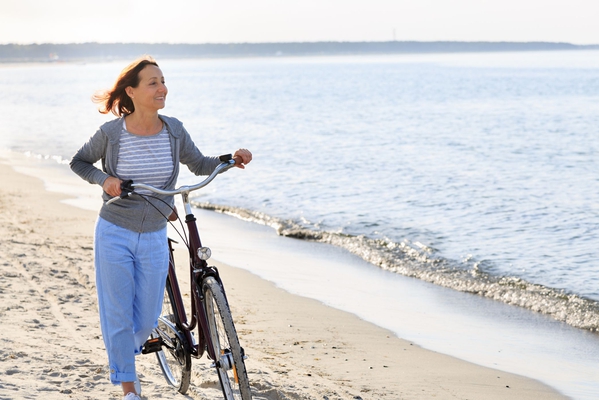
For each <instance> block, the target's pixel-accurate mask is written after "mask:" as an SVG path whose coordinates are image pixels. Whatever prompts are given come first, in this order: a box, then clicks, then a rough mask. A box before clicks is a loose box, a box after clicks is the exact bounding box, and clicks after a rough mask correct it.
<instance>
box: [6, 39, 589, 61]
mask: <svg viewBox="0 0 599 400" xmlns="http://www.w3.org/2000/svg"><path fill="white" fill-rule="evenodd" d="M595 49H599V44H597V45H575V44H571V43H561V42H452V41H436V42H418V41H388V42H287V43H204V44H185V43H178V44H168V43H64V44H53V43H42V44H3V45H0V63H19V62H53V61H81V60H88V61H109V60H114V59H130V58H135V57H138V56H140V55H143V54H151V55H153V56H155V57H157V58H177V59H182V58H227V57H276V56H317V55H366V54H371V55H374V54H422V53H476V52H508V51H509V52H514V51H557V50H562V51H563V50H595Z"/></svg>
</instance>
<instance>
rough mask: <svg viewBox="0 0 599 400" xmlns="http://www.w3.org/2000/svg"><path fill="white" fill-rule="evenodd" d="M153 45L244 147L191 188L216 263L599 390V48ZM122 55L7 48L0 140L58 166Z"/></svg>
mask: <svg viewBox="0 0 599 400" xmlns="http://www.w3.org/2000/svg"><path fill="white" fill-rule="evenodd" d="M157 61H158V63H159V64H160V67H161V69H162V71H163V73H164V75H165V78H166V85H167V87H168V88H169V94H168V97H167V106H166V108H165V109H164V110H163V113H164V114H165V115H170V116H174V117H177V118H178V119H180V120H181V121H183V123H184V125H185V127H186V128H187V130H188V131H189V133H190V134H191V136H192V138H193V139H194V141H195V143H196V145H197V146H198V147H199V148H200V149H201V151H202V152H203V153H205V154H209V155H218V154H223V153H228V152H232V151H234V150H235V149H237V148H240V147H244V148H248V149H250V150H251V151H252V153H253V154H254V160H253V161H252V163H251V164H249V165H248V167H247V168H246V169H245V170H243V171H241V170H234V171H232V172H231V171H230V172H227V173H226V174H223V176H222V178H221V177H219V178H218V179H217V180H215V181H214V183H212V184H211V185H210V186H208V187H207V188H206V190H204V191H202V192H201V193H200V194H199V195H198V196H197V197H196V198H195V199H194V204H195V206H196V207H198V209H199V210H200V211H199V213H200V214H201V215H202V216H205V218H206V219H207V220H209V221H212V224H213V225H211V226H212V228H207V229H208V230H209V231H210V232H212V233H210V234H211V235H213V237H214V240H215V241H220V242H219V243H222V246H223V254H227V255H223V257H222V258H223V261H227V262H229V263H231V264H233V265H237V266H241V267H244V268H247V269H249V270H251V271H253V272H254V273H256V274H258V275H260V276H262V277H264V278H265V279H269V280H271V281H273V282H275V283H276V284H278V285H279V286H281V287H283V288H285V289H287V290H289V291H291V292H294V293H297V294H301V295H304V296H308V297H313V298H316V299H318V300H320V301H323V302H324V303H326V304H329V305H332V306H334V307H338V308H340V309H343V310H345V311H349V312H352V313H355V314H356V315H358V316H360V317H361V318H363V319H365V320H368V321H370V322H373V323H375V324H377V325H380V326H381V327H384V328H386V329H389V330H391V331H393V332H394V333H396V334H397V335H399V336H400V337H403V338H407V339H408V340H412V341H413V342H414V343H416V344H419V345H421V346H423V347H426V348H430V349H432V350H435V351H440V352H443V353H447V354H450V355H453V356H456V357H458V358H463V359H466V360H468V361H472V362H475V363H478V364H481V365H485V366H490V367H493V368H497V369H500V370H505V371H508V372H514V373H519V374H522V375H525V376H530V377H532V378H534V379H538V380H540V381H542V382H544V383H546V384H548V385H550V386H553V387H554V388H556V389H557V390H559V391H561V392H562V393H564V394H566V395H567V396H569V397H571V398H573V399H596V398H599V364H598V363H597V359H598V357H599V333H598V329H599V246H598V243H599V158H598V155H599V51H597V50H572V51H548V52H542V51H538V52H496V53H484V52H481V53H449V54H401V55H398V54H394V55H391V54H389V55H385V54H382V55H346V56H326V55H322V56H305V57H284V56H273V57H260V58H221V59H184V60H181V59H179V60H172V59H164V60H160V59H158V60H157ZM127 62H128V61H123V60H111V61H105V62H86V61H84V60H81V61H78V62H51V63H50V62H49V63H37V64H33V63H31V64H0V90H1V91H2V93H4V96H2V97H1V98H0V149H2V150H5V151H9V152H11V153H13V154H19V155H23V156H24V157H26V158H28V159H30V160H32V162H34V163H43V168H42V170H46V171H48V170H52V171H59V173H60V174H64V176H67V175H68V174H70V171H69V169H68V161H69V160H70V158H71V156H72V155H73V154H74V153H75V151H76V150H77V149H78V148H79V147H80V146H81V145H82V144H83V143H84V142H85V141H86V140H87V139H88V138H89V136H90V135H92V134H93V133H94V132H95V131H96V129H97V127H98V126H99V125H100V124H102V123H103V122H105V121H107V120H109V119H111V118H112V117H111V116H106V115H102V114H100V113H98V111H97V107H96V105H95V104H93V103H92V102H91V96H92V95H93V94H94V92H96V91H97V90H101V89H107V88H109V87H110V86H111V85H112V83H113V82H114V80H115V78H116V77H117V75H118V74H119V72H120V71H121V69H122V68H123V67H124V66H125V64H126V63H127ZM42 175H43V173H42ZM48 176H50V174H49V175H48ZM65 179H66V178H65ZM197 179H198V178H196V177H194V176H192V175H191V174H190V173H189V172H188V171H183V172H182V174H181V176H180V180H179V182H180V183H181V184H190V183H194V182H197ZM48 180H49V181H51V178H48ZM69 182H70V181H69ZM63 183H64V182H63ZM49 184H50V186H51V183H49ZM58 186H60V185H58ZM58 186H57V185H55V186H54V187H55V188H56V187H58ZM66 186H69V187H70V189H68V188H65V185H64V184H63V185H62V186H60V189H59V190H63V191H71V192H74V189H73V188H74V187H76V186H75V184H73V183H67V184H66ZM88 186H89V185H88ZM214 211H216V213H215V212H214ZM208 223H210V222H208ZM223 226H226V227H230V228H231V229H233V228H235V229H238V230H240V231H245V232H247V236H246V237H244V238H243V239H240V238H239V236H238V235H235V239H232V238H231V237H230V235H229V236H227V235H226V234H224V233H223V232H226V231H227V230H226V229H222V227H223ZM219 227H220V228H221V229H219ZM235 249H237V251H235ZM239 249H243V250H242V251H239ZM275 249H278V250H276V251H275ZM281 249H285V253H286V254H285V255H282V254H281V251H282V250H281ZM213 252H214V250H213ZM267 252H271V254H270V255H266V253H267ZM290 255H292V256H290ZM268 257H271V258H272V259H271V260H270V261H269V262H265V261H264V260H266V259H268ZM318 257H324V258H325V259H326V260H327V261H326V262H322V263H321V262H319V261H318V260H317V259H316V258H318ZM215 258H217V259H218V256H217V255H216V254H215ZM252 260H253V261H252ZM261 260H262V261H261ZM302 260H303V261H302ZM321 260H322V258H321ZM273 264H275V265H279V268H276V269H271V268H267V267H265V266H266V265H273ZM356 298H360V300H359V301H356ZM498 357H499V358H498Z"/></svg>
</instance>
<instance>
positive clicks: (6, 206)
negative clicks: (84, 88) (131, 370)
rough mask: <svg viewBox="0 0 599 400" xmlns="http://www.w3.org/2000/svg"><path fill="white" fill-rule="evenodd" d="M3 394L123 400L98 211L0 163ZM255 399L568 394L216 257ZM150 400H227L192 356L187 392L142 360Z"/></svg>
mask: <svg viewBox="0 0 599 400" xmlns="http://www.w3.org/2000/svg"><path fill="white" fill-rule="evenodd" d="M0 175H1V176H2V185H0V210H1V212H0V237H1V238H2V239H1V241H0V259H1V263H0V265H1V270H0V301H1V302H2V307H0V316H1V317H0V318H1V321H2V328H1V330H0V340H1V342H2V344H3V346H2V349H0V360H1V361H2V362H1V363H0V374H1V376H2V378H1V379H0V399H25V398H27V399H37V398H40V399H41V398H44V399H48V400H49V399H65V398H72V399H120V398H121V396H122V394H121V391H120V388H119V387H116V386H113V385H111V384H110V382H109V380H108V373H107V365H106V364H107V360H106V355H105V352H104V347H103V342H102V339H101V334H100V327H99V320H98V315H97V304H96V295H95V286H94V274H93V260H92V257H93V251H92V239H93V238H92V234H93V226H94V223H95V219H96V212H94V211H87V210H83V209H80V208H77V207H74V206H71V205H67V204H65V203H64V202H62V201H63V200H65V199H66V196H65V195H62V194H58V193H54V192H48V191H45V190H44V186H43V184H42V182H41V181H40V180H38V179H35V178H32V177H30V176H27V175H23V174H19V173H17V172H15V171H14V170H13V169H12V168H11V166H10V165H7V163H6V160H0ZM215 264H216V265H217V266H218V268H219V269H220V271H221V274H222V276H223V280H224V282H225V285H226V288H227V293H228V296H229V300H230V302H231V306H232V311H233V316H234V319H235V322H236V325H237V330H238V332H239V334H240V337H241V342H242V346H243V347H244V348H245V351H246V353H247V354H248V355H249V359H248V360H247V367H248V372H249V378H250V382H251V385H252V390H253V393H254V398H255V399H269V400H275V399H328V400H333V399H432V398H434V399H531V400H532V399H564V398H566V397H565V396H563V395H561V394H559V393H558V392H556V391H555V390H553V389H552V388H550V387H548V386H546V385H544V384H541V383H539V382H537V381H535V380H532V379H528V378H525V377H521V376H518V375H513V374H509V373H506V372H502V371H498V370H494V369H490V368H485V367H481V366H477V365H474V364H471V363H468V362H465V361H462V360H459V359H456V358H453V357H450V356H446V355H443V354H439V353H436V352H432V351H428V350H425V349H423V348H421V347H419V346H417V345H416V344H414V343H411V342H409V341H405V340H402V339H401V338H398V337H396V336H395V335H394V334H392V333H391V332H389V331H386V330H384V329H381V328H379V327H377V326H375V325H372V324H370V323H367V322H365V321H363V320H361V319H359V318H357V317H356V316H354V315H352V314H349V313H346V312H342V311H339V310H336V309H333V308H330V307H327V306H324V305H322V304H321V303H319V302H317V301H314V300H311V299H307V298H303V297H299V296H295V295H291V294H289V293H287V292H285V291H283V290H282V289H279V288H277V287H276V286H275V285H273V284H272V283H270V282H268V281H265V280H262V279H260V278H258V277H257V276H255V275H253V274H252V273H251V272H248V271H246V270H243V269H239V268H235V266H228V265H223V264H221V263H218V262H217V261H215ZM138 373H139V376H140V379H141V383H142V387H143V396H142V398H143V399H158V398H159V399H177V398H181V399H183V398H188V399H220V398H222V394H221V392H220V389H219V388H218V378H217V376H216V374H215V373H214V372H213V371H211V370H210V369H209V368H208V363H207V362H206V360H205V359H201V360H194V369H193V376H192V385H191V389H190V391H189V393H188V395H187V396H183V395H179V394H177V393H176V392H175V391H174V390H173V389H172V388H171V387H168V386H167V385H166V382H165V380H164V378H163V377H162V374H161V372H160V368H159V367H158V364H157V362H156V360H155V357H154V356H152V355H149V356H140V357H139V358H138Z"/></svg>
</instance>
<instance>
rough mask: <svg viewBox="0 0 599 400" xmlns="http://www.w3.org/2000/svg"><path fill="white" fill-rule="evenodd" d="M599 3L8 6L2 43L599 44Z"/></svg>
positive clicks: (132, 0) (19, 0)
mask: <svg viewBox="0 0 599 400" xmlns="http://www.w3.org/2000/svg"><path fill="white" fill-rule="evenodd" d="M598 15H599V0H160V1H158V0H101V1H97V0H0V44H6V43H18V44H30V43H83V42H100V43H115V42H129V43H131V42H136V43H247V42H249V43H258V42H317V41H349V42H356V41H390V40H416V41H437V40H449V41H494V42H497V41H514V42H527V41H544V42H568V43H573V44H599V23H598V22H597V16H598Z"/></svg>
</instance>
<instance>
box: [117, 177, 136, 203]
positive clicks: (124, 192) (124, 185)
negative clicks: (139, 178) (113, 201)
mask: <svg viewBox="0 0 599 400" xmlns="http://www.w3.org/2000/svg"><path fill="white" fill-rule="evenodd" d="M131 185H133V181H132V180H131V179H127V180H126V181H123V182H121V194H120V195H119V197H120V198H121V199H124V198H127V197H129V196H131V193H133V186H131Z"/></svg>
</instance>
